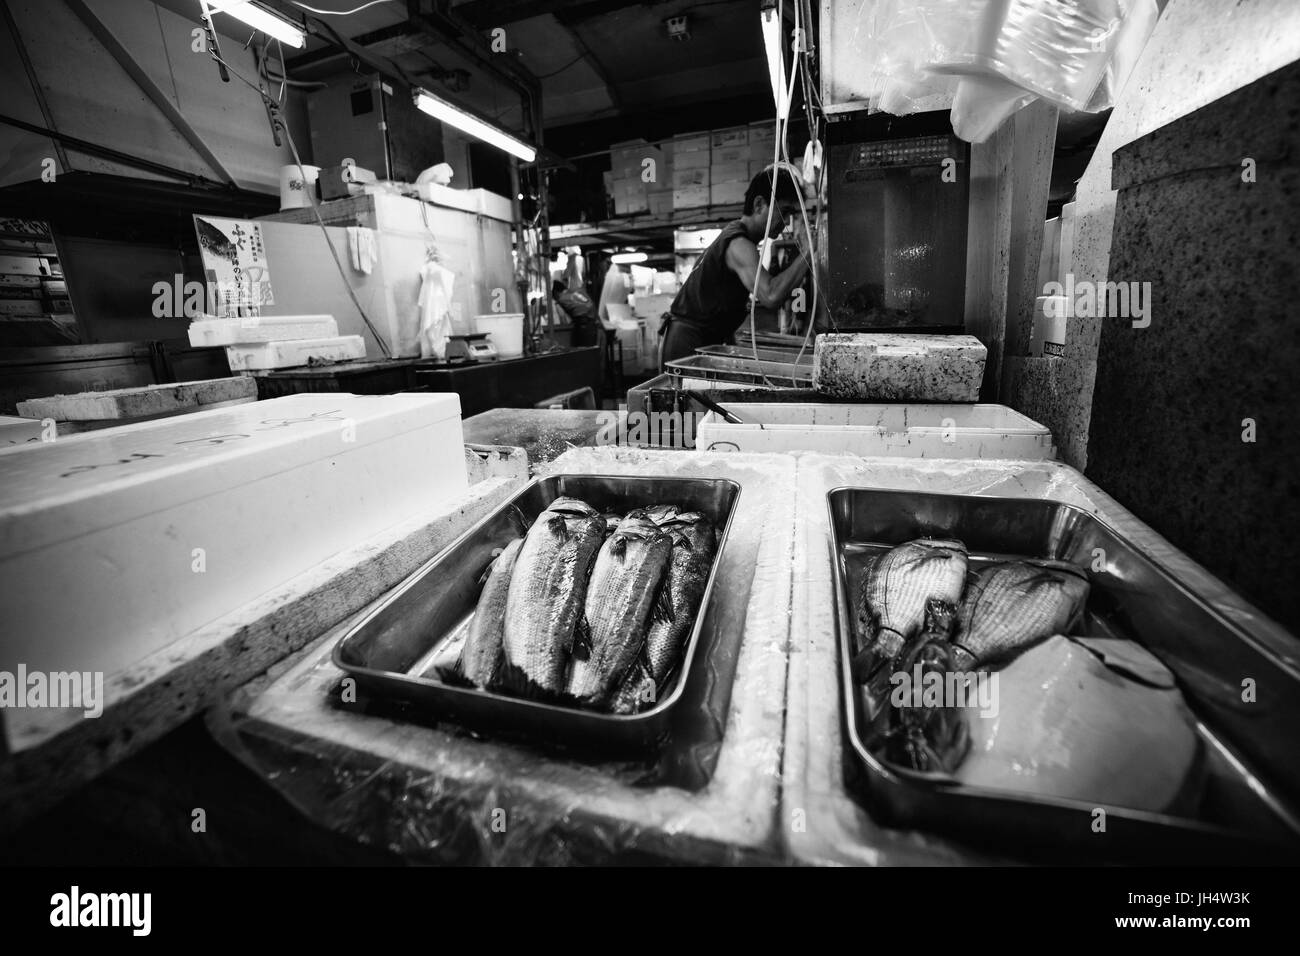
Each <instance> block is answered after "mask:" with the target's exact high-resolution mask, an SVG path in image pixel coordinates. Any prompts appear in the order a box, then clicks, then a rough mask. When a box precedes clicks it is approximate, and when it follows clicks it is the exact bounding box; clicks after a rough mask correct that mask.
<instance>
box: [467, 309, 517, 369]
mask: <svg viewBox="0 0 1300 956" xmlns="http://www.w3.org/2000/svg"><path fill="white" fill-rule="evenodd" d="M474 331H476V332H486V333H488V341H489V342H491V343H492V347H493V348H495V349H496V350H497V357H498V358H518V357H519V356H521V355H523V354H524V314H523V313H522V312H505V313H502V314H500V315H476V316H474Z"/></svg>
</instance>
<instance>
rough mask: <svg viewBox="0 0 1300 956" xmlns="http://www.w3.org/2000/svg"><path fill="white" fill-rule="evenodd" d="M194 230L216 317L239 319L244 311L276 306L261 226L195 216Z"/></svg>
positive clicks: (237, 220)
mask: <svg viewBox="0 0 1300 956" xmlns="http://www.w3.org/2000/svg"><path fill="white" fill-rule="evenodd" d="M194 230H195V232H196V233H197V234H198V237H199V252H200V254H201V255H202V256H203V272H204V275H205V276H206V277H207V282H208V296H209V301H210V302H211V303H212V309H213V314H214V315H216V316H217V317H219V318H235V317H236V315H237V312H238V310H240V309H245V310H247V309H257V308H260V307H262V306H264V305H274V304H275V299H274V297H273V296H272V294H271V269H270V266H269V264H268V263H267V261H266V246H265V245H264V244H263V242H262V225H261V223H257V222H252V221H251V220H248V219H213V218H210V217H208V216H195V217H194Z"/></svg>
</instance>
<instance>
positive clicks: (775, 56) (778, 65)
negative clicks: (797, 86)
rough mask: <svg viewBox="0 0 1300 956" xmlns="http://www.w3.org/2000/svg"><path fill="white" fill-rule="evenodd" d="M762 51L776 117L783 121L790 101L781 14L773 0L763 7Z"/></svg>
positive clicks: (788, 109)
mask: <svg viewBox="0 0 1300 956" xmlns="http://www.w3.org/2000/svg"><path fill="white" fill-rule="evenodd" d="M763 49H765V50H766V51H767V72H768V75H769V77H770V78H771V80H772V98H773V99H775V100H776V115H777V117H778V118H779V119H785V118H786V117H787V116H788V115H789V112H790V101H789V100H788V99H787V98H786V86H785V54H784V52H783V51H782V50H781V14H780V12H779V11H778V10H777V8H776V3H775V0H772V2H771V4H770V5H768V4H764V6H763Z"/></svg>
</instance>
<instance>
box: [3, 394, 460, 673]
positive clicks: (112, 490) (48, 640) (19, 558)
mask: <svg viewBox="0 0 1300 956" xmlns="http://www.w3.org/2000/svg"><path fill="white" fill-rule="evenodd" d="M462 446H463V441H462V433H461V423H460V399H459V397H458V396H457V395H455V394H428V395H423V394H418V395H417V394H399V395H347V394H311V395H290V396H286V397H284V398H276V399H271V400H269V401H264V402H254V403H250V404H246V405H239V406H234V407H230V408H224V409H217V410H212V411H206V412H195V413H193V414H190V415H186V416H183V417H179V418H167V419H161V420H157V421H152V422H146V423H141V424H137V425H126V426H123V427H120V428H114V429H109V430H106V431H98V432H86V433H83V434H79V435H73V436H70V437H67V438H60V439H58V440H57V441H55V442H51V443H45V444H44V445H42V446H41V447H40V448H39V450H37V449H35V448H24V447H15V448H9V449H3V450H0V582H3V588H2V593H3V598H2V600H3V613H0V670H3V671H9V672H11V673H12V672H14V667H15V665H16V664H18V663H23V664H26V665H27V669H28V671H29V672H31V671H36V670H40V671H69V670H75V671H105V672H108V673H111V672H113V671H115V670H117V669H120V668H121V667H125V666H127V665H129V664H131V663H134V662H136V661H139V660H140V659H142V658H144V657H145V656H147V655H148V654H150V653H152V652H155V651H158V650H159V649H161V648H164V647H166V646H167V645H168V644H170V643H172V642H174V641H176V640H177V639H179V638H181V637H183V636H184V635H186V634H188V633H190V632H192V631H194V630H195V629H197V628H200V627H202V626H204V625H206V624H209V623H211V622H212V621H214V620H216V619H217V618H219V617H222V616H223V615H225V614H228V613H230V612H231V611H234V610H237V609H238V608H239V607H241V606H243V605H244V604H246V603H248V602H249V601H251V600H253V599H255V598H257V597H258V596H259V595H262V594H265V593H266V592H268V591H270V590H272V589H274V588H276V587H278V586H280V585H283V584H284V583H286V582H287V581H289V580H290V579H291V578H293V577H295V576H297V575H298V574H301V573H302V572H304V571H307V570H309V569H310V568H312V567H314V566H315V565H317V564H319V563H320V562H321V561H323V560H325V559H326V558H329V557H330V556H332V555H334V554H337V553H338V552H339V551H341V550H344V549H346V548H350V547H353V546H355V545H357V544H358V543H360V542H362V541H364V540H366V539H367V538H369V537H372V536H373V535H375V534H377V533H379V532H380V531H382V530H384V529H385V528H387V527H390V526H392V525H394V524H396V523H398V522H400V521H402V520H405V519H407V518H409V517H410V516H411V515H412V514H413V513H416V512H419V511H421V510H424V509H428V508H429V507H430V506H434V505H436V504H437V503H438V502H439V501H442V500H446V499H448V498H450V497H452V496H454V495H456V494H459V493H461V492H463V491H464V490H465V489H466V488H467V484H466V477H465V461H464V451H463V447H462Z"/></svg>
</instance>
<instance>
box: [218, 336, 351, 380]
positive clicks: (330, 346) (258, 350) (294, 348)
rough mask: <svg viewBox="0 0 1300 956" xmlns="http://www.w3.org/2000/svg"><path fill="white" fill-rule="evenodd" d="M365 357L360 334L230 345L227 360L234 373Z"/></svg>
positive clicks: (227, 348) (227, 349) (227, 350)
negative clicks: (313, 360)
mask: <svg viewBox="0 0 1300 956" xmlns="http://www.w3.org/2000/svg"><path fill="white" fill-rule="evenodd" d="M365 357H366V341H365V339H363V338H362V337H361V336H359V335H340V336H336V337H334V338H331V339H293V340H291V341H289V342H262V343H260V344H257V345H229V346H227V347H226V358H227V360H228V361H229V362H230V370H231V371H232V372H247V371H258V370H261V369H269V368H294V367H296V366H299V365H306V364H308V363H309V362H310V361H311V360H312V359H316V360H318V361H325V362H345V361H347V360H349V359H360V358H365Z"/></svg>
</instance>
